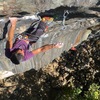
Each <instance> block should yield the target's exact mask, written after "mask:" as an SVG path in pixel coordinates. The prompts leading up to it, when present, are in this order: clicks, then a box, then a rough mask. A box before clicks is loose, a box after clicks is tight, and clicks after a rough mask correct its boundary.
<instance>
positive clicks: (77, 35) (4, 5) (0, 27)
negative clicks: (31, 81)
mask: <svg viewBox="0 0 100 100" xmlns="http://www.w3.org/2000/svg"><path fill="white" fill-rule="evenodd" d="M26 5H27V6H26ZM99 5H100V2H99V0H73V1H70V0H56V1H55V0H28V1H27V0H1V1H0V38H1V41H0V49H1V50H0V74H1V75H2V76H1V78H4V77H7V76H10V75H13V74H17V73H22V72H25V71H27V70H30V69H32V68H34V69H40V68H41V67H44V66H45V65H47V64H49V63H50V62H51V61H52V60H53V59H55V58H57V57H59V56H60V55H61V53H62V52H63V51H66V50H67V51H68V50H69V49H70V47H71V44H75V45H78V44H79V43H81V42H82V41H84V40H86V39H87V37H88V35H89V34H91V30H90V29H89V28H90V27H91V26H96V25H98V24H99V22H100V19H99V17H100V11H99ZM64 11H65V12H66V14H65V15H66V18H65V20H66V21H65V20H64V16H63V14H64ZM37 13H38V15H40V16H44V15H50V16H53V17H54V21H53V22H52V23H51V24H49V30H48V32H46V33H45V34H44V36H42V37H41V38H40V39H39V40H38V42H37V43H36V44H35V45H34V46H33V47H32V48H34V49H35V48H38V47H41V46H42V45H45V44H48V43H57V42H63V43H64V47H63V48H61V49H52V50H49V51H47V52H45V53H41V54H39V55H37V56H35V57H34V58H32V59H30V60H29V61H26V62H23V63H21V64H20V65H14V64H12V63H11V61H10V60H9V59H7V58H6V57H5V55H4V49H5V43H6V38H7V34H6V33H7V31H8V28H9V21H8V17H9V16H18V17H22V16H31V15H33V14H37ZM33 21H34V20H31V19H27V20H20V21H18V23H17V27H16V32H15V37H16V36H17V35H18V34H20V33H22V32H24V31H25V30H26V29H27V28H28V27H29V26H30V24H31V23H32V22H33ZM8 72H9V73H8Z"/></svg>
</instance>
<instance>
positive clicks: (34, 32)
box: [26, 21, 46, 43]
mask: <svg viewBox="0 0 100 100" xmlns="http://www.w3.org/2000/svg"><path fill="white" fill-rule="evenodd" d="M45 28H46V23H44V22H42V21H40V23H39V24H38V27H37V28H36V29H35V28H34V27H30V28H29V29H28V31H27V32H26V35H27V36H28V38H29V41H30V42H33V43H35V42H36V41H37V40H38V39H39V38H40V36H41V35H42V34H43V33H44V31H45Z"/></svg>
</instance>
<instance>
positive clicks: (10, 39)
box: [6, 17, 17, 49]
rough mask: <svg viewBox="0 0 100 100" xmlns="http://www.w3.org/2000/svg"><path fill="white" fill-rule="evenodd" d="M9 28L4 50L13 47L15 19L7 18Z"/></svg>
mask: <svg viewBox="0 0 100 100" xmlns="http://www.w3.org/2000/svg"><path fill="white" fill-rule="evenodd" d="M9 20H10V23H11V26H10V29H9V31H8V39H7V43H6V48H9V49H10V48H12V45H13V37H14V32H15V28H16V22H17V18H15V17H13V18H9Z"/></svg>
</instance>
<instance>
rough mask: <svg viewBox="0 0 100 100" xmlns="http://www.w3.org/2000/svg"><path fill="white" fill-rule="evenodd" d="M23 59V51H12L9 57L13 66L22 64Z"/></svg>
mask: <svg viewBox="0 0 100 100" xmlns="http://www.w3.org/2000/svg"><path fill="white" fill-rule="evenodd" d="M23 58H24V50H22V49H17V50H14V51H13V52H12V55H11V57H10V59H11V61H12V62H13V63H14V64H20V62H22V60H23Z"/></svg>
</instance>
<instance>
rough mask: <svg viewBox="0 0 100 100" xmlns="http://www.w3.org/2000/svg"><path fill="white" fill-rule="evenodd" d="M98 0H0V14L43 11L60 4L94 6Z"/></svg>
mask: <svg viewBox="0 0 100 100" xmlns="http://www.w3.org/2000/svg"><path fill="white" fill-rule="evenodd" d="M99 3H100V2H99V0H72V1H71V0H28V1H27V0H0V14H1V16H3V15H9V16H11V15H16V14H29V13H31V14H32V13H36V12H44V11H45V10H50V9H55V8H57V7H60V6H69V7H72V6H75V7H81V6H83V7H93V6H94V7H95V6H96V5H98V4H99Z"/></svg>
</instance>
